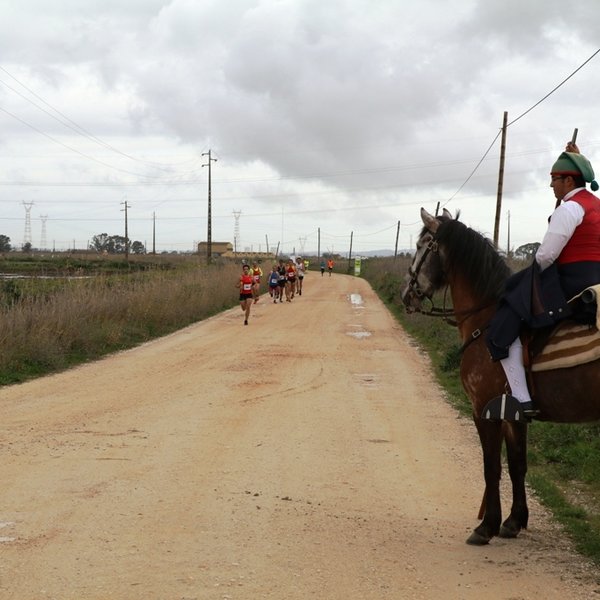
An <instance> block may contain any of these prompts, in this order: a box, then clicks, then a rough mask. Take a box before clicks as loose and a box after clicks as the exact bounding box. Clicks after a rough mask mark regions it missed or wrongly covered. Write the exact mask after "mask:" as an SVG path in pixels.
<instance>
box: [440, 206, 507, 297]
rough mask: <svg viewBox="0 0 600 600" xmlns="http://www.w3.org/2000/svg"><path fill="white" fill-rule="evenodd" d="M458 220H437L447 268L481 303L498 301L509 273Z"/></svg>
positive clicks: (484, 240) (487, 246)
mask: <svg viewBox="0 0 600 600" xmlns="http://www.w3.org/2000/svg"><path fill="white" fill-rule="evenodd" d="M457 219H458V216H457V218H456V219H451V218H448V217H444V216H440V217H438V221H439V222H440V226H439V227H438V230H437V232H436V236H435V237H436V240H437V241H438V244H439V245H440V246H443V247H444V255H445V257H446V268H447V269H449V270H452V272H453V273H455V274H456V273H457V272H460V273H461V274H462V275H463V276H464V277H465V278H466V279H468V281H469V282H470V283H471V285H473V291H474V292H475V293H476V294H477V295H479V296H481V297H482V299H483V300H497V299H498V298H499V297H500V295H501V294H502V292H503V291H504V285H505V283H506V279H507V278H508V276H509V275H510V273H511V271H510V269H509V267H508V265H507V264H506V263H505V262H504V259H503V258H502V257H501V256H500V255H499V254H498V252H497V251H496V249H495V248H494V245H493V244H492V242H491V241H490V240H489V239H488V238H486V237H484V236H483V235H482V234H481V233H479V232H478V231H475V230H474V229H471V228H470V227H467V226H466V225H465V224H464V223H461V222H460V221H458V220H457Z"/></svg>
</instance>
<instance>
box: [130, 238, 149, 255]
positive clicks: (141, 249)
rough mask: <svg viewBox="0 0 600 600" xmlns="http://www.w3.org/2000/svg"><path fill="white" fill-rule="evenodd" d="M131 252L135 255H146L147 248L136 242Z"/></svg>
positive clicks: (132, 245)
mask: <svg viewBox="0 0 600 600" xmlns="http://www.w3.org/2000/svg"><path fill="white" fill-rule="evenodd" d="M131 251H132V252H133V253H134V254H145V253H146V248H145V246H144V244H142V242H138V241H135V242H133V243H132V244H131Z"/></svg>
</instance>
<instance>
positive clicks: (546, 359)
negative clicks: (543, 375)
mask: <svg viewBox="0 0 600 600" xmlns="http://www.w3.org/2000/svg"><path fill="white" fill-rule="evenodd" d="M597 298H600V284H598V285H595V286H592V287H589V288H586V289H585V290H584V291H583V292H581V293H580V294H578V295H577V296H575V297H574V298H572V299H571V300H570V301H569V302H570V303H574V302H576V301H578V300H579V301H580V304H581V305H582V307H583V311H582V312H581V311H580V312H579V315H580V319H578V320H565V321H561V322H560V323H558V324H557V325H556V326H554V327H550V328H546V329H542V330H536V331H530V332H529V333H528V334H525V336H524V339H523V342H524V343H523V348H524V361H525V368H526V369H528V370H531V371H533V372H538V371H550V370H552V369H564V368H568V367H574V366H576V365H581V364H585V363H588V362H592V361H594V360H596V359H598V358H600V307H599V305H598V302H597V301H596V299H597Z"/></svg>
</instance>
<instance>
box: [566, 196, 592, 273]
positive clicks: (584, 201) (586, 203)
mask: <svg viewBox="0 0 600 600" xmlns="http://www.w3.org/2000/svg"><path fill="white" fill-rule="evenodd" d="M567 202H577V204H579V205H580V206H581V207H582V208H583V210H584V211H585V215H584V216H583V221H582V222H581V223H580V224H579V225H578V226H577V227H576V228H575V231H574V232H573V235H572V236H571V239H570V240H569V241H568V242H567V245H566V246H565V247H564V248H563V250H562V252H561V253H560V256H559V257H558V264H561V265H564V264H567V263H574V262H582V261H586V260H591V261H600V199H598V198H596V196H594V194H592V193H591V192H588V191H587V190H581V191H580V192H578V193H577V194H575V195H574V196H573V197H572V198H569V200H567Z"/></svg>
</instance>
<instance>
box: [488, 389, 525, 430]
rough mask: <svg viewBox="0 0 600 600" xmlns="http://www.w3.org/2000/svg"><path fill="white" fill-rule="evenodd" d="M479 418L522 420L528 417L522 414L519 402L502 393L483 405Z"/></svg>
mask: <svg viewBox="0 0 600 600" xmlns="http://www.w3.org/2000/svg"><path fill="white" fill-rule="evenodd" d="M481 418H482V419H485V420H486V421H522V422H524V423H526V422H527V421H528V420H529V419H528V418H527V417H526V416H525V415H524V413H523V408H522V405H521V403H520V402H519V401H518V400H517V399H516V398H515V397H514V396H511V395H510V394H502V395H501V396H496V397H495V398H493V399H492V400H490V401H489V402H488V403H487V404H486V405H485V407H484V409H483V411H482V413H481Z"/></svg>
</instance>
